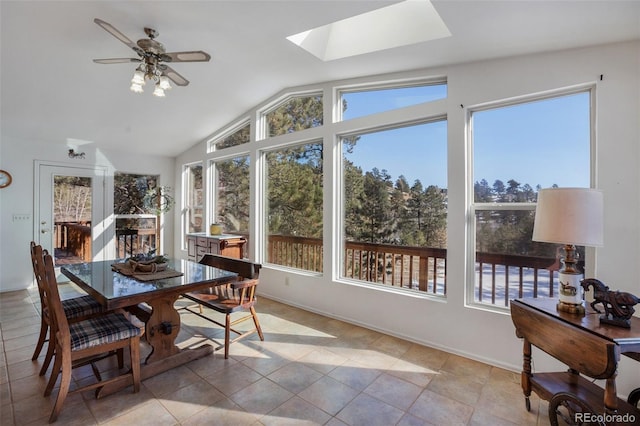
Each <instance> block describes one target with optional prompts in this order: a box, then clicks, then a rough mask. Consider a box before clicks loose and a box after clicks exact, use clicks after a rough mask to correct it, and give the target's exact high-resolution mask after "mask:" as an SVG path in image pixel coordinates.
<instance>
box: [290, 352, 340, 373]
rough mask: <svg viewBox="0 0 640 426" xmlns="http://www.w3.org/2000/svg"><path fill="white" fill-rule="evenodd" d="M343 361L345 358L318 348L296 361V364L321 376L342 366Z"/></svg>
mask: <svg viewBox="0 0 640 426" xmlns="http://www.w3.org/2000/svg"><path fill="white" fill-rule="evenodd" d="M345 361H347V358H345V357H343V356H341V355H338V354H336V353H335V352H333V351H329V350H326V349H323V348H318V349H317V350H315V351H313V352H310V353H308V354H307V355H305V356H303V357H302V358H300V359H298V362H301V363H303V364H305V365H306V366H308V367H311V368H313V369H314V370H316V371H319V372H320V373H323V374H327V373H329V372H331V370H333V369H334V368H336V367H338V366H340V365H342V364H344V362H345Z"/></svg>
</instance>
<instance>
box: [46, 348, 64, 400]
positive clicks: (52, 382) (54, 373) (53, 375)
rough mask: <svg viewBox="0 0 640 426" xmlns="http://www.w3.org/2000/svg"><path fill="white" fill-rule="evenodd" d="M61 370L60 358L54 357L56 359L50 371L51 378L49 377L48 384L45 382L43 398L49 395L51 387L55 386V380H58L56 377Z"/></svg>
mask: <svg viewBox="0 0 640 426" xmlns="http://www.w3.org/2000/svg"><path fill="white" fill-rule="evenodd" d="M61 368H62V357H61V356H58V355H56V358H55V360H54V361H53V369H52V370H51V376H50V377H49V382H47V387H46V388H45V390H44V396H49V395H51V391H52V390H53V386H54V385H55V384H56V380H58V375H60V369H61Z"/></svg>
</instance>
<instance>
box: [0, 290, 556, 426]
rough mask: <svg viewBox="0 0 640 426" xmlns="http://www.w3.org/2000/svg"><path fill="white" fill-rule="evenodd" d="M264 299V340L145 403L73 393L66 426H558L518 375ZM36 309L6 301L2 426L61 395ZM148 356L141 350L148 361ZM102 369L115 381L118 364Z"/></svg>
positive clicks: (187, 322)
mask: <svg viewBox="0 0 640 426" xmlns="http://www.w3.org/2000/svg"><path fill="white" fill-rule="evenodd" d="M61 287H64V289H65V291H64V292H65V296H68V297H71V296H77V295H78V294H79V292H78V289H77V288H75V287H74V286H71V285H68V284H65V285H63V286H61ZM260 300H261V301H260V304H259V308H258V315H259V316H260V320H261V323H262V326H263V331H264V334H265V341H264V342H261V341H260V340H259V338H258V336H257V335H252V336H250V337H249V338H247V339H243V340H240V341H238V342H236V343H233V344H232V345H231V346H230V353H231V356H230V358H229V359H227V360H225V359H224V357H223V351H222V350H217V351H215V352H214V354H213V355H211V356H207V357H204V358H201V359H198V360H195V361H192V362H190V363H188V364H186V365H184V366H180V367H177V368H174V369H172V370H169V371H167V372H165V373H162V374H160V375H158V376H155V377H152V378H148V379H146V380H145V381H143V383H142V386H141V391H140V392H139V393H137V394H134V393H133V392H132V387H129V388H127V389H124V390H123V391H120V392H118V393H116V394H114V395H110V396H107V397H104V398H102V399H100V400H96V399H95V398H94V397H93V392H91V391H88V392H83V393H82V394H75V395H72V396H70V397H68V398H67V400H66V401H65V405H64V407H63V409H62V413H61V415H60V420H59V421H58V423H57V424H64V425H65V426H66V425H93V424H105V423H106V424H109V425H120V424H122V425H129V424H136V425H137V424H153V425H156V424H159V425H164V424H167V425H174V424H175V425H178V424H179V425H211V424H216V425H233V426H238V425H255V426H260V425H316V424H324V425H328V426H345V425H349V426H353V425H359V424H366V425H367V426H368V425H376V424H384V425H385V426H386V425H392V424H396V425H398V426H411V425H427V426H428V425H438V426H440V425H444V424H446V425H456V424H466V425H488V424H491V425H497V426H501V425H505V426H509V425H513V424H517V425H525V426H535V425H544V426H546V425H548V424H549V420H548V415H547V408H548V404H547V403H546V401H542V400H540V399H539V398H538V397H537V396H536V395H535V394H534V395H532V396H531V406H532V407H531V412H527V411H526V409H525V406H524V397H523V395H522V389H521V387H520V373H519V372H511V371H507V370H504V369H501V368H497V367H491V366H488V365H486V364H483V363H480V362H477V361H473V360H470V359H466V358H463V357H460V356H457V355H451V354H449V353H446V352H443V351H441V350H438V349H434V348H429V347H425V346H422V345H419V344H416V343H411V342H407V341H404V340H402V339H398V338H395V337H392V336H388V335H385V334H382V333H379V332H376V331H373V330H367V329H365V328H363V327H358V326H354V325H350V324H347V323H345V322H342V321H339V320H336V319H332V318H328V317H323V316H321V315H318V314H314V313H309V312H305V311H304V310H302V309H298V308H293V307H290V306H287V305H284V304H282V303H279V302H275V301H271V300H268V299H264V298H261V299H260ZM38 309H39V295H38V292H37V290H36V289H35V288H33V289H29V290H25V291H19V292H10V293H0V311H2V312H0V405H1V407H2V410H0V411H1V413H0V423H1V424H2V426H5V425H11V424H16V425H23V424H28V425H39V424H42V425H44V424H47V420H48V418H49V415H50V412H51V408H52V406H53V401H55V397H56V395H57V388H55V389H54V393H53V395H52V396H51V397H48V398H45V397H44V396H42V393H43V392H44V387H45V385H46V381H47V379H48V376H45V377H39V376H38V371H39V370H40V366H41V365H42V361H43V359H44V353H43V354H41V356H40V358H39V359H38V360H37V361H31V355H32V353H33V348H34V346H35V343H36V340H37V336H38V332H39V327H40V318H39V316H38ZM25 312H26V313H27V314H25ZM34 313H35V314H34ZM11 314H15V315H17V316H18V317H17V318H15V317H11ZM181 319H182V320H183V323H182V327H181V330H180V334H179V336H178V345H179V346H181V347H195V346H200V345H202V344H208V345H212V346H216V345H217V344H219V343H221V341H222V337H223V330H222V329H221V328H220V327H217V326H215V325H212V324H211V323H209V322H207V321H205V320H200V319H199V318H198V317H197V316H195V315H193V314H189V313H184V312H183V313H181ZM247 325H248V326H250V325H251V324H249V323H247ZM243 326H244V325H243ZM150 350H151V348H150V347H149V345H148V344H143V345H142V346H141V353H142V357H143V359H144V357H146V355H147V354H148V353H150ZM125 363H126V364H128V361H125ZM98 367H99V369H100V371H101V372H103V375H104V376H109V375H110V374H112V373H113V372H114V371H115V369H116V367H117V365H116V362H115V358H111V359H106V360H103V361H100V362H99V363H98ZM73 380H74V381H73V382H72V386H73V387H76V386H77V385H80V384H85V383H89V382H93V381H94V380H95V378H94V377H93V372H92V370H91V368H90V367H89V366H85V367H82V368H79V369H75V370H74V372H73Z"/></svg>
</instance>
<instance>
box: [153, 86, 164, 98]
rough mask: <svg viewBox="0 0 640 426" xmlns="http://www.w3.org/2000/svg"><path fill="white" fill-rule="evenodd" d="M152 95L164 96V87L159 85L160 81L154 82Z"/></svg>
mask: <svg viewBox="0 0 640 426" xmlns="http://www.w3.org/2000/svg"><path fill="white" fill-rule="evenodd" d="M153 96H157V97H159V98H164V89H162V87H160V82H158V83H156V88H155V89H154V90H153Z"/></svg>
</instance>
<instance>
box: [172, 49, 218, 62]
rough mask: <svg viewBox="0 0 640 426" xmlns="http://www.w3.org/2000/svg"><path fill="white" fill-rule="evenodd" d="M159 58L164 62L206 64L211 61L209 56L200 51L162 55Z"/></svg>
mask: <svg viewBox="0 0 640 426" xmlns="http://www.w3.org/2000/svg"><path fill="white" fill-rule="evenodd" d="M160 57H161V59H162V60H163V61H165V62H207V61H209V59H211V55H209V54H208V53H207V52H203V51H202V50H193V51H189V52H169V53H163V54H162V55H160Z"/></svg>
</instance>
